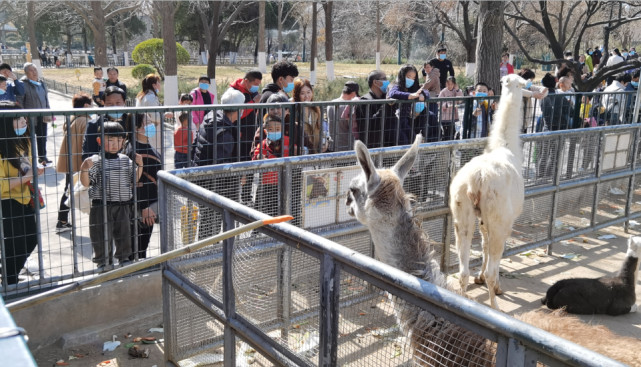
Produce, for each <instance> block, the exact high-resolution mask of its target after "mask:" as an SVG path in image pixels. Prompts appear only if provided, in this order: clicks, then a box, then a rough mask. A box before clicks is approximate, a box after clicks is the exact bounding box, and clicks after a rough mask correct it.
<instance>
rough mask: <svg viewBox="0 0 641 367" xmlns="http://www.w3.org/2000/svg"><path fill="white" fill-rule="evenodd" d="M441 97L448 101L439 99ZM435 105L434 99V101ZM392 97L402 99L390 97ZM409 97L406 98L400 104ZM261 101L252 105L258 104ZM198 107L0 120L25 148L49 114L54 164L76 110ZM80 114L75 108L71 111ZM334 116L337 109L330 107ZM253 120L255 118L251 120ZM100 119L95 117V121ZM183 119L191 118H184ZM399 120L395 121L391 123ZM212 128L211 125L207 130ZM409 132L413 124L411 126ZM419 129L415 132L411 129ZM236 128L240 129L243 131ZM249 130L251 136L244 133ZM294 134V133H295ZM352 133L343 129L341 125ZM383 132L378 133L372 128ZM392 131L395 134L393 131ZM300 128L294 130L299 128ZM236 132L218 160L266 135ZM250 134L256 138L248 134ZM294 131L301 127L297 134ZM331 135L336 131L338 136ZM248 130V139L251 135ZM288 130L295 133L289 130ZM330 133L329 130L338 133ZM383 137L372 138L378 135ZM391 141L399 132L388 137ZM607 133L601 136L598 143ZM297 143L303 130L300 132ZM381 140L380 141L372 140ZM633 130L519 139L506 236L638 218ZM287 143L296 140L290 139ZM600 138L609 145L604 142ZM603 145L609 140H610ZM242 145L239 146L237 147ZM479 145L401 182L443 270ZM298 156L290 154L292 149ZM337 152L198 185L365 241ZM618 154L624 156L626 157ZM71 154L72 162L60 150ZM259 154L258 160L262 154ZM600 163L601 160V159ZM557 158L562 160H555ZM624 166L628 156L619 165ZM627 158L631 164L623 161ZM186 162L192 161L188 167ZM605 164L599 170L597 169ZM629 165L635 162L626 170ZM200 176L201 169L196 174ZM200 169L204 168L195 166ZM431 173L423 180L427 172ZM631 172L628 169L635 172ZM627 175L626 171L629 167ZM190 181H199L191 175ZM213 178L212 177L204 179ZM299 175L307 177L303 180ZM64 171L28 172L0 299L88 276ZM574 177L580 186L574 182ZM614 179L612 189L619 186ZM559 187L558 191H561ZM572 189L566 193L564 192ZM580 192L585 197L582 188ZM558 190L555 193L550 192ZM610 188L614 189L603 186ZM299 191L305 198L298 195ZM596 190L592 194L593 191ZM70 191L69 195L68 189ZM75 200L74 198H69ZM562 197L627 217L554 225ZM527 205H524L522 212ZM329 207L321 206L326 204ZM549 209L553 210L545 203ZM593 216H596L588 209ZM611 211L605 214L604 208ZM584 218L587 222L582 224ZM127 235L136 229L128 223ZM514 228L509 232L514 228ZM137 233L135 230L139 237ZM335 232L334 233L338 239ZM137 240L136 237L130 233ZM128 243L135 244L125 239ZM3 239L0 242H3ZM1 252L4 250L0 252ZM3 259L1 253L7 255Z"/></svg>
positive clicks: (426, 159)
mask: <svg viewBox="0 0 641 367" xmlns="http://www.w3.org/2000/svg"><path fill="white" fill-rule="evenodd" d="M391 102H394V101H391V100H383V101H377V102H376V103H370V102H366V101H354V102H345V103H344V104H345V105H349V106H351V107H354V108H352V109H350V110H349V111H348V112H349V113H348V115H349V114H356V113H357V111H366V112H367V110H368V109H372V108H378V107H377V105H378V106H379V107H380V103H385V104H387V103H391ZM441 102H442V103H446V102H447V100H443V101H441ZM441 102H439V103H441ZM396 103H402V101H401V102H399V101H396ZM405 103H407V102H405ZM306 105H309V106H319V107H320V110H321V111H323V114H324V116H325V117H327V112H328V110H330V107H334V108H335V109H339V108H340V106H343V102H332V103H327V102H316V103H312V104H306ZM244 107H247V105H229V106H225V108H228V109H232V110H234V109H235V110H240V109H243V108H244ZM255 107H257V108H256V111H258V116H264V115H265V114H267V113H270V112H271V113H275V112H276V111H278V112H280V113H281V115H286V114H287V112H289V113H290V115H291V116H297V113H298V112H297V111H296V109H300V108H301V107H302V104H293V103H284V104H264V105H259V106H258V105H257V106H255ZM258 107H259V108H258ZM220 108H221V105H216V106H211V107H210V106H207V107H205V108H204V109H206V110H213V111H214V112H215V111H216V110H219V109H220ZM200 109H203V107H202V106H180V107H164V108H135V109H122V110H118V109H112V110H109V111H108V110H106V109H82V110H78V109H75V110H71V109H70V110H62V111H60V110H59V111H55V112H52V111H46V110H39V111H11V112H0V116H6V115H10V116H12V117H17V116H26V117H30V118H31V119H30V121H31V124H32V125H31V129H30V132H31V136H30V140H31V141H32V145H33V146H35V145H36V140H37V138H36V136H35V133H34V126H35V124H36V120H37V119H36V118H38V117H44V116H50V115H51V114H55V116H56V117H57V119H56V120H55V122H54V123H57V126H58V127H54V128H53V129H51V126H52V124H49V125H48V126H49V130H50V132H49V137H48V143H47V146H48V157H49V158H50V159H51V160H53V161H54V162H57V160H58V158H59V149H60V147H61V145H62V141H63V136H64V137H66V138H67V144H69V142H70V141H72V140H73V139H80V141H82V139H83V138H84V136H76V135H72V133H71V131H70V130H66V131H63V130H62V129H61V128H60V126H61V125H62V123H63V122H64V121H67V122H70V121H71V120H72V119H73V117H74V116H75V115H84V114H86V115H87V116H89V118H90V119H91V118H95V117H96V116H104V115H105V114H106V113H107V112H116V111H120V112H126V113H129V114H131V115H132V116H135V114H144V113H147V114H157V115H159V116H162V115H163V114H164V113H165V112H173V113H174V114H175V116H177V115H179V114H180V113H187V115H188V118H189V119H191V118H192V114H191V112H192V111H197V110H200ZM80 111H82V114H79V112H80ZM335 113H336V112H335ZM302 116H303V117H302V118H303V119H302V120H301V121H302V123H305V120H304V114H303V115H302ZM259 118H260V117H259ZM98 121H100V120H98ZM190 121H191V120H190ZM351 121H352V122H363V121H365V126H369V122H370V120H368V119H361V120H358V119H352V120H351ZM397 121H398V120H397ZM174 122H175V120H173V119H166V120H165V121H164V123H163V124H160V125H159V127H162V128H160V129H159V133H158V134H157V136H156V137H155V138H154V139H151V140H152V142H151V145H152V146H154V147H155V148H157V150H158V151H159V153H160V155H161V161H160V162H159V163H158V165H159V167H158V168H160V169H163V170H166V169H173V168H174V160H173V157H174V153H175V150H174V146H173V139H172V137H173V133H174V126H173V124H174ZM293 123H294V119H292V120H291V121H290V122H289V123H288V125H285V123H283V124H284V125H283V129H287V127H293V126H295V124H293ZM191 126H192V125H191V124H188V129H193V127H191ZM335 126H337V124H331V125H330V136H331V134H333V130H332V129H337V128H336V127H335ZM214 127H215V126H214ZM412 129H414V127H412ZM617 129H623V130H622V131H628V130H629V131H628V133H626V134H623V135H622V136H623V137H621V138H616V139H617V141H616V143H612V139H615V138H614V136H619V135H618V134H615V135H612V134H614V132H615V131H619V130H617ZM419 130H420V129H419ZM243 131H244V132H245V133H243ZM248 131H251V133H247V132H248ZM292 131H295V129H293V130H292ZM347 131H348V132H349V131H352V130H351V128H349V129H348V130H347ZM380 131H384V129H381V130H379V132H380ZM391 131H398V128H395V129H392V130H391ZM190 132H192V131H191V130H190ZM298 132H299V133H300V130H299V131H298ZM234 133H235V134H237V143H236V144H237V149H236V151H235V153H234V155H233V156H232V157H230V159H228V160H226V162H238V161H247V160H249V159H250V158H249V157H247V156H243V155H242V154H241V151H243V149H249V148H247V147H251V145H252V144H260V142H261V141H262V140H264V139H265V134H264V132H263V130H262V129H257V128H256V125H255V123H254V122H251V123H248V122H244V123H241V126H240V127H239V128H238V129H236V130H234ZM254 133H255V134H254ZM301 134H302V133H301ZM336 134H339V133H338V132H336ZM254 135H255V136H256V140H255V139H254ZM292 136H295V135H292ZM336 136H337V135H334V137H336ZM382 136H384V135H383V134H380V135H379V138H380V137H382ZM396 137H398V135H396ZM606 137H607V139H606ZM300 138H301V139H302V138H303V136H302V135H301V136H300ZM354 138H355V137H354V136H353V135H350V139H351V141H350V143H349V144H350V145H349V147H350V149H351V144H353V140H354ZM380 139H382V138H380ZM380 139H379V140H377V141H376V142H369V143H370V145H372V146H374V147H376V146H384V145H385V142H384V141H383V140H380ZM625 139H629V142H628V143H629V144H630V147H628V148H624V147H622V145H623V144H624V140H625ZM635 139H636V127H635V126H630V125H622V126H620V127H608V128H605V129H603V128H597V129H593V128H590V129H584V130H573V131H569V132H560V133H545V134H542V135H535V136H534V135H532V136H527V137H525V144H524V152H525V153H526V154H525V155H526V157H527V159H526V161H524V172H525V173H526V176H527V177H526V182H527V185H528V187H527V188H528V192H529V193H531V194H532V195H531V196H530V197H529V199H528V201H527V202H526V212H528V213H530V214H529V215H530V216H531V217H527V218H526V217H523V218H521V219H519V221H517V225H516V227H515V228H516V230H517V231H519V232H518V233H519V234H518V235H516V236H515V238H514V239H513V240H512V242H514V244H515V245H521V244H527V245H528V246H540V245H546V244H551V243H554V241H557V240H560V239H564V238H568V237H570V236H572V235H574V234H575V232H570V233H567V230H566V229H567V228H568V227H572V228H573V229H574V230H575V231H576V230H577V228H579V229H581V230H585V231H586V232H587V231H592V230H594V229H595V228H601V227H605V226H607V225H610V224H612V223H615V222H616V223H620V222H621V221H623V220H625V219H630V218H636V217H634V215H635V213H636V211H635V210H636V207H635V205H636V204H635V203H636V202H637V201H639V200H628V196H630V195H633V191H632V189H631V186H629V185H627V186H626V185H623V186H621V185H619V182H624V181H625V179H627V176H624V177H623V179H622V180H623V181H621V179H618V176H616V175H621V172H629V170H631V169H632V166H631V165H628V166H621V164H622V163H621V159H624V158H625V159H628V160H630V162H632V158H631V157H632V144H633V143H634V142H636V140H635ZM292 140H295V139H292ZM606 143H607V144H606ZM608 144H609V145H608ZM612 144H614V145H615V146H616V149H615V150H614V151H613V152H610V151H608V150H607V149H610V148H609V147H610V145H612ZM242 146H244V147H245V148H241V147H242ZM215 147H216V143H213V144H212V145H211V146H210V147H209V149H214V150H215ZM482 147H483V141H482V140H470V141H464V142H462V143H458V144H454V143H452V142H449V143H448V142H441V143H438V144H435V145H431V146H425V147H424V148H422V151H421V160H420V162H419V163H418V165H417V166H416V168H415V170H414V172H412V173H411V174H410V177H409V178H408V179H407V180H406V187H407V189H408V191H410V192H412V193H414V194H415V195H416V196H417V198H418V199H419V202H418V207H417V215H419V217H421V218H423V220H424V228H426V230H427V231H428V232H429V234H430V236H431V238H432V239H433V240H436V241H437V242H438V243H440V244H441V247H440V248H441V249H440V250H439V251H441V255H442V256H443V257H442V259H443V260H442V262H443V265H446V266H447V267H449V268H451V266H452V264H454V261H453V260H450V258H452V259H454V257H455V256H454V255H453V254H452V252H451V251H450V248H449V246H442V244H443V243H447V244H449V243H451V238H452V236H451V235H452V231H451V228H450V227H449V226H450V224H449V217H448V215H447V214H448V209H447V206H446V203H447V201H446V193H445V191H446V188H447V187H448V185H449V179H450V177H451V173H452V170H453V169H454V170H455V169H456V167H458V166H459V165H460V164H461V163H463V162H466V161H467V160H469V159H470V158H471V157H472V156H474V155H476V154H478V153H479V152H480V151H481V150H482ZM192 148H193V144H191V143H190V144H189V147H188V155H189V159H190V160H191V158H192V151H193V150H192ZM398 149H400V148H386V150H385V151H384V152H383V151H381V153H378V155H377V157H378V158H377V159H378V162H379V164H382V165H390V164H392V163H393V162H394V161H395V159H396V158H398V153H397V151H398ZM297 153H302V152H300V150H299V151H296V150H292V154H293V155H295V154H297ZM345 154H346V155H341V154H339V153H334V154H332V155H307V156H301V157H298V158H296V159H292V160H290V161H288V163H285V162H284V161H282V160H271V159H270V160H262V161H255V162H244V163H241V164H240V165H233V166H229V165H225V166H220V167H215V168H213V169H211V170H210V171H207V174H201V175H202V176H203V183H202V185H203V186H205V187H207V188H209V189H213V190H215V191H217V192H219V193H221V194H223V195H226V196H228V197H235V196H234V195H238V198H239V199H238V200H240V202H243V203H245V204H247V205H250V206H253V207H254V208H256V209H258V210H260V211H263V212H265V213H269V214H273V213H277V212H281V213H284V212H286V211H289V212H290V213H291V214H293V215H294V216H295V217H296V218H297V219H296V220H297V223H296V224H297V225H298V226H301V227H303V228H306V229H310V230H311V231H314V232H316V233H322V234H323V235H326V236H329V235H332V236H333V237H334V238H344V239H345V240H350V241H364V238H366V237H367V234H366V233H365V232H364V230H363V228H362V227H359V226H357V225H355V223H353V222H349V221H348V220H346V218H345V217H346V214H345V213H344V211H343V210H341V209H340V206H341V205H342V202H341V200H344V192H345V190H344V189H345V187H344V186H341V185H344V184H345V183H346V182H348V181H349V179H350V177H351V176H350V175H352V174H353V173H354V171H353V170H352V171H350V170H348V169H345V170H340V169H338V168H340V167H349V166H353V160H352V159H351V158H349V157H351V156H350V154H351V153H345ZM624 156H625V157H624ZM31 158H32V161H33V162H36V161H37V159H38V156H37V154H36V150H35V149H33V150H32V157H31ZM67 158H68V159H69V160H71V159H73V158H75V157H73V156H67ZM257 158H261V156H260V155H258V156H257ZM599 159H601V160H603V163H602V164H600V165H598V164H599V162H600V161H599ZM559 162H561V163H559ZM626 162H628V161H626ZM628 163H629V162H628ZM190 164H191V163H190ZM611 166H612V167H617V169H616V170H615V172H616V175H615V176H612V174H613V173H611V172H612V169H611V168H609V167H611ZM597 167H601V169H602V171H601V172H597V170H596V168H597ZM604 167H605V168H604ZM634 169H635V170H636V166H635V168H634ZM197 171H198V172H201V171H200V170H197ZM203 172H204V171H203ZM428 172H429V173H430V174H429V178H428V175H427V173H428ZM635 172H636V171H635ZM630 175H632V173H630ZM193 177H198V175H195V176H193ZM214 177H215V178H216V180H215V182H212V181H211V180H210V179H211V178H214ZM604 177H605V178H607V179H608V180H609V181H608V182H610V183H611V185H612V187H616V188H618V190H622V191H623V192H624V193H625V194H624V196H626V200H625V202H622V201H621V196H620V195H614V194H612V193H611V192H610V191H607V190H605V189H603V187H604V186H603V185H600V186H598V187H597V184H596V183H597V182H598V183H600V182H602V181H603V179H604ZM303 180H305V181H303ZM64 181H65V175H64V174H57V173H56V172H55V171H54V169H52V168H48V169H46V170H45V174H44V175H42V176H40V177H36V178H34V181H33V182H34V185H35V186H37V187H39V188H40V190H41V192H42V194H43V196H44V199H45V203H46V206H45V207H44V208H40V207H36V217H37V223H36V224H37V233H36V235H37V236H38V247H37V248H36V250H34V251H33V253H32V255H31V256H30V258H29V259H28V261H27V263H26V264H25V268H24V269H23V274H21V275H20V282H19V283H18V284H17V285H9V286H6V285H3V287H2V293H3V295H4V296H5V297H8V298H11V297H15V296H20V295H24V294H26V293H31V292H37V291H40V290H42V289H46V288H51V287H55V286H57V285H58V284H62V283H65V282H68V281H71V280H73V279H76V278H78V277H84V276H90V275H92V274H93V273H94V272H95V266H94V265H93V264H92V261H91V259H92V247H91V245H90V244H91V241H90V239H89V237H90V236H89V228H90V227H89V225H88V223H87V217H86V215H85V214H82V213H80V212H79V211H78V210H76V209H79V205H78V203H76V202H75V201H74V199H70V200H71V202H70V204H71V205H70V207H71V210H70V212H69V220H70V222H72V223H73V224H74V228H73V230H71V231H69V232H66V233H63V234H56V228H55V227H56V223H57V219H58V218H59V202H60V199H61V197H62V196H63V194H64V193H65V188H64ZM577 182H579V183H577ZM617 185H619V186H617ZM559 188H563V190H560V189H559ZM572 189H573V190H572ZM73 190H74V189H73V188H72V189H69V190H68V191H67V194H72V193H73ZM584 190H587V191H588V194H586V193H585V192H584ZM557 191H558V192H557ZM611 191H612V192H618V191H617V190H611ZM303 193H304V194H303ZM597 195H598V196H597ZM67 196H69V195H67ZM71 196H73V195H71ZM566 197H569V198H570V201H571V200H572V199H573V198H575V199H576V198H578V199H581V200H584V201H585V202H588V203H592V201H591V200H593V199H597V198H598V199H603V198H604V197H606V198H608V199H612V200H615V199H616V200H615V201H616V203H617V205H622V204H627V205H628V206H629V209H626V210H630V212H629V213H630V215H628V213H625V215H619V214H618V213H617V215H616V216H615V217H614V220H609V221H608V220H605V218H606V217H607V216H603V215H602V214H601V212H599V206H598V205H596V206H595V205H592V206H591V207H590V208H588V209H589V210H584V211H583V216H582V218H583V220H582V221H581V223H579V224H580V225H579V226H574V225H570V224H562V225H558V223H557V222H555V220H556V219H558V217H560V216H562V215H557V214H558V213H561V214H563V213H565V210H566V209H565V206H571V205H573V204H575V203H574V202H573V203H572V204H567V203H566V202H565V201H564V200H565V198H566ZM133 203H134V207H136V206H138V207H139V205H140V202H139V201H138V200H137V198H136V197H135V196H134V200H133ZM528 205H529V206H530V209H534V208H536V210H527V208H528ZM330 206H333V207H335V208H332V209H331V212H328V207H330ZM552 208H553V209H552ZM186 210H187V211H186V212H185V216H196V215H200V216H201V218H205V220H208V221H214V222H212V224H215V223H220V221H217V219H216V218H215V216H212V213H211V212H210V211H208V210H203V211H202V212H198V211H194V210H191V209H189V208H187V209H186ZM134 213H136V214H135V215H134V217H133V218H132V222H136V221H139V220H140V218H141V213H139V211H138V210H134ZM593 213H594V214H593ZM608 215H609V214H608ZM586 221H589V224H586V223H585V222H586ZM531 226H539V227H537V228H536V230H532V229H531V228H530V227H531ZM132 230H133V231H135V230H136V229H135V228H134V229H132ZM199 230H202V231H203V233H207V232H208V231H209V232H211V231H214V230H216V228H215V226H214V225H212V226H209V227H207V228H202V229H199ZM515 233H516V232H515ZM139 235H140V233H139ZM340 236H342V237H340ZM136 237H138V236H136ZM133 241H134V242H135V241H136V240H135V239H133ZM159 241H160V240H159V234H158V226H154V227H153V230H152V232H151V237H150V241H149V249H148V255H149V256H154V255H155V254H158V253H159ZM3 245H4V241H3ZM523 248H524V247H518V246H517V247H516V248H515V249H512V243H510V244H508V250H507V251H506V254H512V253H515V252H518V251H520V249H523ZM2 251H4V246H3V248H2ZM6 260H7V258H4V261H6Z"/></svg>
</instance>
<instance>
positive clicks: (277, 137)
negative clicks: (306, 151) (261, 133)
mask: <svg viewBox="0 0 641 367" xmlns="http://www.w3.org/2000/svg"><path fill="white" fill-rule="evenodd" d="M280 138H281V132H280V131H277V132H273V133H270V132H268V133H267V139H269V140H270V141H279V140H280Z"/></svg>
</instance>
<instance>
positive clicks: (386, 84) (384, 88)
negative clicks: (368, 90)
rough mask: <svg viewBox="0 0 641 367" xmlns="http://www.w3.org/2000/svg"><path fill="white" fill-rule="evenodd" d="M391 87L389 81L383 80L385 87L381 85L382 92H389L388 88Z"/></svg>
mask: <svg viewBox="0 0 641 367" xmlns="http://www.w3.org/2000/svg"><path fill="white" fill-rule="evenodd" d="M388 86H389V80H383V85H381V92H383V93H385V92H387V87H388Z"/></svg>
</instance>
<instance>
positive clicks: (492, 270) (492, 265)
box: [485, 226, 511, 310]
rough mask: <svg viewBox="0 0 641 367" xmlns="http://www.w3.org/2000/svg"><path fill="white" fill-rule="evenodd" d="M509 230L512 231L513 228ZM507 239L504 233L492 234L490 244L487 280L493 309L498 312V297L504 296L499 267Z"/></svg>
mask: <svg viewBox="0 0 641 367" xmlns="http://www.w3.org/2000/svg"><path fill="white" fill-rule="evenodd" d="M509 228H510V229H511V226H510V227H509ZM506 238H507V236H505V235H504V234H503V233H498V234H495V235H492V234H490V242H489V243H488V245H489V249H488V252H489V256H488V264H487V272H486V273H485V274H486V275H485V280H486V282H487V288H488V291H489V293H490V304H491V305H492V308H494V309H496V310H498V309H499V307H498V304H497V303H496V295H501V294H503V291H502V290H501V286H500V284H499V267H500V265H501V256H503V246H504V244H505V240H506Z"/></svg>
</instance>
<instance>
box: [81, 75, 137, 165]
mask: <svg viewBox="0 0 641 367" xmlns="http://www.w3.org/2000/svg"><path fill="white" fill-rule="evenodd" d="M125 100H126V94H125V91H124V90H122V89H120V88H118V87H115V86H111V87H107V89H106V90H105V108H117V107H125ZM126 119H127V114H125V113H122V112H120V111H110V112H105V113H104V114H101V115H98V116H96V117H95V118H93V119H91V120H89V121H87V129H86V131H85V136H84V139H83V141H82V159H83V161H84V160H85V159H87V158H89V157H91V156H92V155H94V154H99V153H100V144H98V141H97V139H96V138H99V137H100V133H99V132H98V131H99V130H98V129H99V128H100V127H101V126H102V125H103V124H104V123H105V122H106V121H117V122H119V123H120V125H122V127H123V128H125V122H124V121H126Z"/></svg>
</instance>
